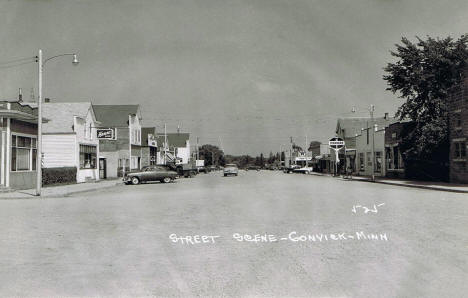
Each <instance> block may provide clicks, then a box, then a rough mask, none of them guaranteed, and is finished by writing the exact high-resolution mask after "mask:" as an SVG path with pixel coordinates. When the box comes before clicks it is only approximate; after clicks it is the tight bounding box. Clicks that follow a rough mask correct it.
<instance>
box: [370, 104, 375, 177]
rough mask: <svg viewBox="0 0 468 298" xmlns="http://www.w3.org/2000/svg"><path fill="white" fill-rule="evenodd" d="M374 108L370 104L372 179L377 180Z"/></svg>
mask: <svg viewBox="0 0 468 298" xmlns="http://www.w3.org/2000/svg"><path fill="white" fill-rule="evenodd" d="M374 110H375V106H374V105H371V106H370V110H369V112H370V116H371V123H372V181H373V182H374V181H375V143H374V137H375V123H374Z"/></svg>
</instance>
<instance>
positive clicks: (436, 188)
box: [353, 179, 468, 193]
mask: <svg viewBox="0 0 468 298" xmlns="http://www.w3.org/2000/svg"><path fill="white" fill-rule="evenodd" d="M353 180H354V181H360V182H369V183H380V184H387V185H395V186H402V187H410V188H419V189H428V190H438V191H446V192H454V193H468V190H461V189H452V188H440V187H436V186H426V185H416V184H401V183H396V182H391V181H378V180H376V181H374V182H373V181H372V180H368V179H353Z"/></svg>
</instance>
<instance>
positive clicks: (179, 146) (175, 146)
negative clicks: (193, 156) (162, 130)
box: [157, 133, 190, 164]
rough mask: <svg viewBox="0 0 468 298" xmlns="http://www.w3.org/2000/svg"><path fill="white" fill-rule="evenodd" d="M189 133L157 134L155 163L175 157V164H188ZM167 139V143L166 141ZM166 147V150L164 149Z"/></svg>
mask: <svg viewBox="0 0 468 298" xmlns="http://www.w3.org/2000/svg"><path fill="white" fill-rule="evenodd" d="M189 139H190V134H189V133H168V134H166V135H164V134H161V135H159V136H158V139H157V143H158V151H159V152H158V155H157V163H158V164H165V163H167V162H173V161H174V156H175V157H176V163H177V164H188V163H189V162H190V140H189ZM166 140H167V143H166ZM164 148H166V150H164Z"/></svg>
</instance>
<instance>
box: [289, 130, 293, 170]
mask: <svg viewBox="0 0 468 298" xmlns="http://www.w3.org/2000/svg"><path fill="white" fill-rule="evenodd" d="M292 152H293V139H292V137H290V148H289V166H292Z"/></svg>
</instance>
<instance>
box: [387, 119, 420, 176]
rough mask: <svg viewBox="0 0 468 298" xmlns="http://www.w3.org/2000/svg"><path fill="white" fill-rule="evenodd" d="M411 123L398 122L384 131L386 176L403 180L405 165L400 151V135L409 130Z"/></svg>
mask: <svg viewBox="0 0 468 298" xmlns="http://www.w3.org/2000/svg"><path fill="white" fill-rule="evenodd" d="M412 126H413V122H409V121H399V122H395V123H392V124H390V125H389V126H388V127H387V128H386V129H385V161H386V166H385V168H386V176H387V177H391V178H393V177H396V178H405V163H404V161H403V155H402V150H401V142H402V135H403V134H404V131H405V130H407V129H411V128H412Z"/></svg>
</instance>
